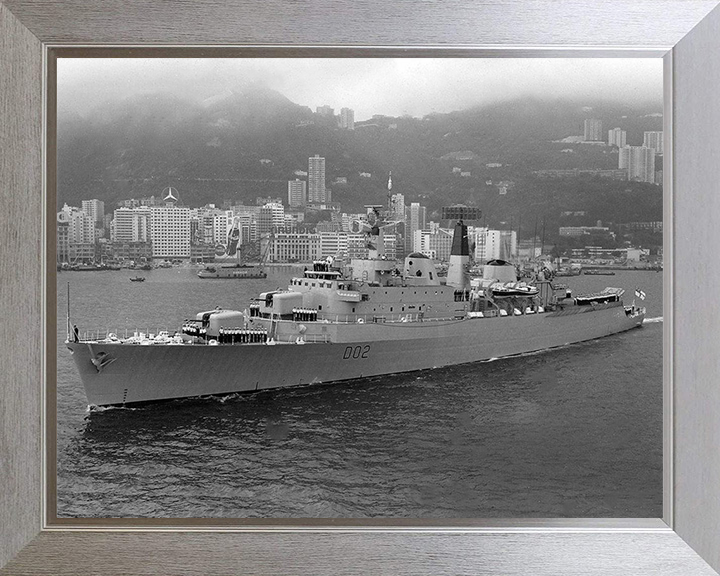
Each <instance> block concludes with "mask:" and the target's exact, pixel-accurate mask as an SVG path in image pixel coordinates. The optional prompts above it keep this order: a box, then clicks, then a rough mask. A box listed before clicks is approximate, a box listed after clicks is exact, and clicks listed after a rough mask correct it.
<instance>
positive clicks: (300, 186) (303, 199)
mask: <svg viewBox="0 0 720 576" xmlns="http://www.w3.org/2000/svg"><path fill="white" fill-rule="evenodd" d="M306 203H307V182H305V180H300V179H299V178H296V179H295V180H288V206H290V208H302V207H303V206H305V204H306Z"/></svg>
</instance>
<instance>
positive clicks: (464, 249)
mask: <svg viewBox="0 0 720 576" xmlns="http://www.w3.org/2000/svg"><path fill="white" fill-rule="evenodd" d="M450 256H470V245H469V244H468V235H467V226H465V224H463V221H462V220H459V221H458V223H457V224H455V232H454V233H453V244H452V251H451V252H450Z"/></svg>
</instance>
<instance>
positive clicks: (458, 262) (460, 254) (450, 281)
mask: <svg viewBox="0 0 720 576" xmlns="http://www.w3.org/2000/svg"><path fill="white" fill-rule="evenodd" d="M469 267H470V243H469V242H468V232H467V226H466V225H465V224H464V223H463V221H462V220H460V221H458V223H457V224H455V232H454V234H453V243H452V251H451V252H450V265H449V266H448V273H447V282H446V283H447V285H448V286H454V287H456V288H461V289H465V288H468V287H469V286H470V272H469Z"/></svg>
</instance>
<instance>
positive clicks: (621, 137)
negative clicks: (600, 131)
mask: <svg viewBox="0 0 720 576" xmlns="http://www.w3.org/2000/svg"><path fill="white" fill-rule="evenodd" d="M626 144H627V132H626V131H625V130H623V129H622V128H613V129H612V130H608V146H617V147H618V148H622V147H623V146H625V145H626Z"/></svg>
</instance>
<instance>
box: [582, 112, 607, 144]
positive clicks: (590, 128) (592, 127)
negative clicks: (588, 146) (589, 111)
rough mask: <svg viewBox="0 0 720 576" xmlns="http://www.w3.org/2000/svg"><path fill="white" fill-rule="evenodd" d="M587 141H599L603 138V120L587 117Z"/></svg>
mask: <svg viewBox="0 0 720 576" xmlns="http://www.w3.org/2000/svg"><path fill="white" fill-rule="evenodd" d="M584 139H585V141H586V142H597V141H600V140H602V139H603V138H602V121H601V120H598V119H597V118H586V119H585V138H584Z"/></svg>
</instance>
